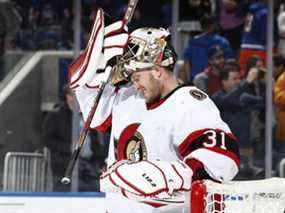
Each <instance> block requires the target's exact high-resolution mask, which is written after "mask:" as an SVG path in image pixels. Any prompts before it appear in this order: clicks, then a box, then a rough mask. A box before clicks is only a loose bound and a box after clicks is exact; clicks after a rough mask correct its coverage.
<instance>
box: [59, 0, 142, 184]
mask: <svg viewBox="0 0 285 213" xmlns="http://www.w3.org/2000/svg"><path fill="white" fill-rule="evenodd" d="M137 3H138V0H129V3H128V7H127V9H126V13H125V15H124V22H125V24H128V23H129V22H130V21H131V19H132V17H133V14H134V12H135V9H136V6H137ZM111 73H112V72H110V74H109V76H108V79H107V80H106V81H105V82H102V83H101V85H100V87H99V91H98V94H97V96H96V98H95V100H94V104H93V106H92V108H91V110H90V112H89V114H88V117H87V120H86V122H85V123H84V126H83V128H82V129H81V132H80V135H79V139H78V143H77V146H76V148H75V150H74V151H73V153H72V155H71V158H70V161H69V162H68V166H67V168H66V170H65V173H64V177H63V178H62V179H61V182H62V183H63V184H70V183H71V176H72V172H73V169H74V166H75V164H76V162H77V160H78V157H79V154H80V151H81V149H82V147H83V144H84V141H85V138H86V136H87V134H88V131H89V128H90V125H91V122H92V119H93V117H94V114H95V112H96V109H97V106H98V103H99V101H100V98H101V96H102V93H103V90H104V88H105V86H106V84H107V83H108V82H109V80H110V79H111V75H112V74H111Z"/></svg>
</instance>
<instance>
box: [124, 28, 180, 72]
mask: <svg viewBox="0 0 285 213" xmlns="http://www.w3.org/2000/svg"><path fill="white" fill-rule="evenodd" d="M169 35H170V33H169V31H168V30H166V29H164V28H140V29H137V30H135V31H134V32H132V33H131V35H130V39H129V42H128V48H127V51H126V53H125V54H124V55H123V57H122V60H123V61H122V63H123V67H122V70H123V73H124V75H125V77H129V76H130V74H131V73H133V72H135V71H139V70H142V69H144V70H145V69H149V68H152V67H153V66H161V67H165V68H167V69H168V70H170V71H171V70H172V69H173V66H174V64H175V62H176V58H177V56H176V53H175V51H174V49H173V47H172V46H171V45H170V43H169Z"/></svg>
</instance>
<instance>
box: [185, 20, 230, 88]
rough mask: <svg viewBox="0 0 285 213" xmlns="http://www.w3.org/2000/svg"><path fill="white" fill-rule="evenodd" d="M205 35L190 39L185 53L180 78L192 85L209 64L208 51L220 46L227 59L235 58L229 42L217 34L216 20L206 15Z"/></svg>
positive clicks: (204, 23) (203, 23)
mask: <svg viewBox="0 0 285 213" xmlns="http://www.w3.org/2000/svg"><path fill="white" fill-rule="evenodd" d="M201 27H202V29H203V33H201V34H200V35H197V36H195V37H194V38H193V39H190V40H189V42H188V44H187V46H186V48H185V51H184V56H183V59H184V66H183V69H182V70H181V73H180V78H181V79H182V80H184V81H185V82H189V83H191V82H192V81H193V79H194V77H195V76H196V75H197V74H198V73H200V72H202V71H203V69H205V67H206V66H207V64H208V49H209V48H211V47H214V46H220V48H221V49H222V50H223V52H224V56H225V58H233V51H232V48H231V46H230V43H229V42H228V40H227V39H226V38H224V37H222V36H220V35H219V34H217V33H216V19H215V17H213V16H208V15H205V16H203V17H202V19H201Z"/></svg>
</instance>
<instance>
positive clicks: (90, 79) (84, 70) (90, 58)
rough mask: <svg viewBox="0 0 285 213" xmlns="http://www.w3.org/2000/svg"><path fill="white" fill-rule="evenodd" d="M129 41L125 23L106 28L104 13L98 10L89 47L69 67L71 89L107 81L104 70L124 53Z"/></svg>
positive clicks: (119, 22)
mask: <svg viewBox="0 0 285 213" xmlns="http://www.w3.org/2000/svg"><path fill="white" fill-rule="evenodd" d="M128 39H129V34H128V33H127V28H126V26H125V23H124V22H123V21H117V22H115V23H113V24H111V25H109V26H107V27H104V18H103V11H102V9H98V11H97V13H96V16H95V20H94V24H93V28H92V31H91V35H90V38H89V41H88V44H87V47H86V49H85V50H84V52H83V53H82V54H81V55H80V56H79V57H78V58H77V59H76V60H75V61H74V62H73V63H72V64H71V65H70V67H69V79H70V87H71V88H76V87H78V86H85V85H87V86H94V85H95V84H97V85H98V84H100V83H101V81H102V80H106V78H107V77H108V75H109V74H108V72H106V73H104V70H105V69H106V67H107V66H111V65H110V61H111V60H112V59H113V58H114V57H115V56H120V55H122V54H123V53H124V49H125V47H126V45H127V42H128ZM110 69H111V68H109V69H108V70H110ZM102 71H103V72H102ZM91 84H92V85H91Z"/></svg>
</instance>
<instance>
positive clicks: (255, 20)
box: [239, 0, 278, 68]
mask: <svg viewBox="0 0 285 213" xmlns="http://www.w3.org/2000/svg"><path fill="white" fill-rule="evenodd" d="M267 14H268V5H267V3H265V1H264V0H257V1H253V3H252V4H250V6H249V11H248V13H247V15H246V19H245V24H244V30H243V35H242V44H241V51H240V56H239V63H240V65H241V67H242V68H245V66H246V63H247V59H248V58H249V57H251V56H253V55H258V56H259V57H261V58H262V60H263V61H264V62H266V34H267ZM277 39H278V37H277V22H276V20H274V41H275V44H277Z"/></svg>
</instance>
